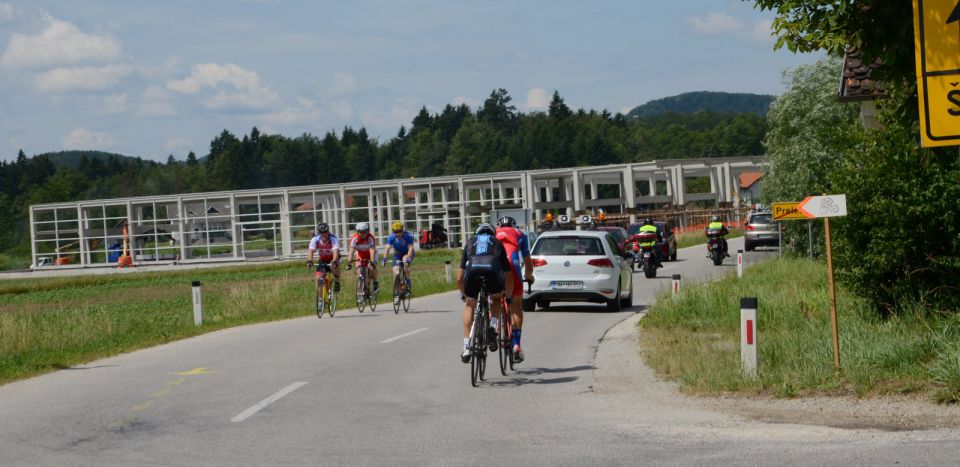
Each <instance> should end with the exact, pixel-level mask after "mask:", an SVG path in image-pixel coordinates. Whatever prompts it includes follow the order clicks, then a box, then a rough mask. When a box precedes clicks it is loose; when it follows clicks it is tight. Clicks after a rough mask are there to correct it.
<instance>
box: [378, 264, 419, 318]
mask: <svg viewBox="0 0 960 467" xmlns="http://www.w3.org/2000/svg"><path fill="white" fill-rule="evenodd" d="M384 261H386V260H384ZM384 265H386V262H384ZM393 265H394V266H398V267H399V268H400V272H399V273H398V274H397V275H396V276H394V278H393V313H394V314H399V313H400V307H401V306H402V307H403V312H404V313H406V312H407V311H409V310H410V299H411V298H413V292H411V291H410V279H409V278H408V277H407V268H405V267H404V264H403V261H401V260H394V261H393Z"/></svg>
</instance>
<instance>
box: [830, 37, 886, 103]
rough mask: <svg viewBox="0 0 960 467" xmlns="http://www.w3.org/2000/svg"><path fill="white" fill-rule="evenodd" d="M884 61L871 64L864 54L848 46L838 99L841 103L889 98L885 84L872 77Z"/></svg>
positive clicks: (875, 61) (874, 61)
mask: <svg viewBox="0 0 960 467" xmlns="http://www.w3.org/2000/svg"><path fill="white" fill-rule="evenodd" d="M882 65H883V60H880V59H879V58H878V59H876V60H873V61H871V62H869V63H868V62H867V60H866V59H865V58H864V57H863V52H862V51H861V50H860V49H859V48H857V47H855V46H852V45H848V46H847V49H846V52H845V53H844V55H843V71H842V72H841V75H840V91H839V92H838V93H837V99H839V100H841V101H864V100H873V99H880V98H883V97H887V91H886V90H885V89H884V88H883V83H882V82H880V81H877V80H875V79H874V78H872V77H871V75H872V74H873V70H876V69H877V68H880V67H881V66H882Z"/></svg>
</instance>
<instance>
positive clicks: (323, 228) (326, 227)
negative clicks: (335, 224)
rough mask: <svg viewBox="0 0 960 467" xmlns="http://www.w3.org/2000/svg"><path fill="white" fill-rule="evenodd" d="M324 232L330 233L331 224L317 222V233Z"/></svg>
mask: <svg viewBox="0 0 960 467" xmlns="http://www.w3.org/2000/svg"><path fill="white" fill-rule="evenodd" d="M322 233H330V226H329V225H327V223H326V222H321V223H319V224H317V235H320V234H322Z"/></svg>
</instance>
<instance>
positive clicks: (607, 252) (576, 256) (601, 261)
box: [523, 230, 633, 311]
mask: <svg viewBox="0 0 960 467" xmlns="http://www.w3.org/2000/svg"><path fill="white" fill-rule="evenodd" d="M530 261H531V262H532V263H533V277H534V279H535V281H534V283H533V286H531V290H530V291H529V292H528V291H527V290H524V291H523V309H524V310H525V311H533V310H534V308H535V307H536V306H539V307H540V308H548V307H549V306H550V303H552V302H595V303H606V304H607V309H608V310H610V311H620V308H621V307H628V306H631V305H632V304H633V268H632V267H631V265H632V257H630V256H628V255H627V254H625V253H623V252H622V251H620V248H619V247H618V246H617V244H616V241H614V239H613V237H611V236H610V234H609V233H608V232H603V231H596V230H564V231H549V232H544V233H542V234H541V235H540V237H539V238H537V241H536V243H535V244H534V245H533V248H532V249H531V251H530Z"/></svg>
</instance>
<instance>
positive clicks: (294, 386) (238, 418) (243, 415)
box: [230, 381, 307, 422]
mask: <svg viewBox="0 0 960 467" xmlns="http://www.w3.org/2000/svg"><path fill="white" fill-rule="evenodd" d="M304 384H307V383H306V381H300V382H297V383H293V384H291V385H289V386H287V387H285V388H283V389H281V390H279V391H277V392H276V393H275V394H273V395H272V396H270V397H268V398H266V399H264V400H262V401H260V402H257V403H256V405H254V406H253V407H250V408H249V409H247V410H244V411H243V412H240V413H239V414H237V416H236V417H233V418H231V419H230V421H231V422H242V421H244V420H246V419H247V418H249V417H250V416H251V415H253V414H255V413H257V412H259V411H260V410H262V409H263V408H264V407H266V406H268V405H270V404H272V403H274V402H276V401H278V400H280V398H282V397H283V396H286V395H287V394H290V393H291V392H293V391H296V390H297V389H299V388H300V386H303V385H304Z"/></svg>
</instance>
